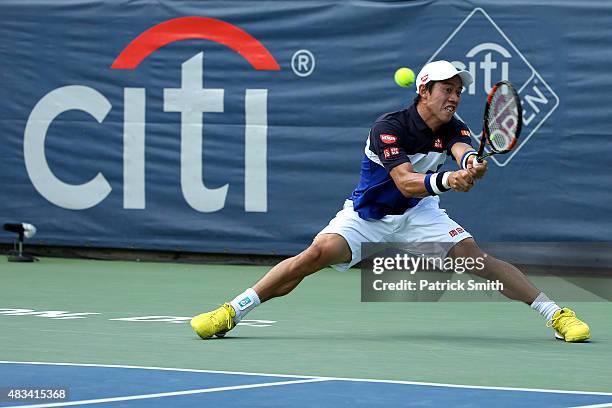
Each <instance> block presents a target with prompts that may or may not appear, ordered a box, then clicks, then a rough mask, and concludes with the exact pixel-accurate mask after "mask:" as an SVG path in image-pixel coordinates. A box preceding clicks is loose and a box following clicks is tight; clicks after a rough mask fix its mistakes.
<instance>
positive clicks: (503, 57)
mask: <svg viewBox="0 0 612 408" xmlns="http://www.w3.org/2000/svg"><path fill="white" fill-rule="evenodd" d="M465 58H466V61H467V66H466V64H464V63H463V62H462V61H454V65H455V66H456V67H457V68H459V69H465V70H467V71H469V72H470V74H472V77H473V78H474V82H472V83H471V84H470V86H468V88H467V92H468V94H470V95H475V94H476V84H479V85H480V86H482V88H481V90H482V91H483V92H486V93H488V92H489V90H490V89H491V88H493V85H495V84H496V83H497V82H499V81H508V80H509V76H508V71H509V68H510V62H509V61H510V59H511V58H512V55H511V54H510V52H509V51H508V50H507V49H505V48H504V47H503V46H501V45H499V44H495V43H490V42H487V43H481V44H478V45H476V46H475V47H473V48H472V49H471V50H469V51H468V52H467V53H466V54H465Z"/></svg>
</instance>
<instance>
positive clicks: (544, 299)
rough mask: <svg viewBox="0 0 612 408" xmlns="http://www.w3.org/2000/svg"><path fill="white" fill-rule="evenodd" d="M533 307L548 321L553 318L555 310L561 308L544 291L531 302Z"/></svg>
mask: <svg viewBox="0 0 612 408" xmlns="http://www.w3.org/2000/svg"><path fill="white" fill-rule="evenodd" d="M531 308H532V309H533V310H536V311H537V312H538V313H540V314H541V315H542V316H544V318H545V319H546V320H547V321H548V320H550V319H552V317H553V315H554V314H555V312H556V311H557V310H559V309H561V308H560V307H559V306H557V304H556V303H555V302H553V301H552V300H550V299H549V298H548V296H546V295H545V294H544V292H540V294H539V295H538V297H537V298H535V300H534V301H533V303H532V304H531Z"/></svg>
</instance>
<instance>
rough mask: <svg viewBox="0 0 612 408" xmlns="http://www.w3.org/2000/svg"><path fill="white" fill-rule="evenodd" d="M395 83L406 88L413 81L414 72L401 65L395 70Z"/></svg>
mask: <svg viewBox="0 0 612 408" xmlns="http://www.w3.org/2000/svg"><path fill="white" fill-rule="evenodd" d="M395 83H396V84H398V85H399V86H401V87H403V88H408V87H410V86H411V85H412V84H413V83H414V72H413V71H412V70H411V69H410V68H406V67H402V68H399V69H398V70H397V71H395Z"/></svg>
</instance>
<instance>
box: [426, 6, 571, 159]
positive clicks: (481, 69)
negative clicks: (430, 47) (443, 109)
mask: <svg viewBox="0 0 612 408" xmlns="http://www.w3.org/2000/svg"><path fill="white" fill-rule="evenodd" d="M483 38H486V39H487V41H486V42H482V39H483ZM435 59H446V60H449V61H451V62H452V63H453V65H455V66H456V67H457V68H459V69H465V70H467V71H469V72H470V73H471V74H472V76H473V77H474V82H473V83H472V84H470V85H469V86H468V87H467V89H466V91H465V93H466V94H467V95H469V96H475V97H473V98H466V99H465V100H463V101H462V104H461V108H460V113H459V114H456V116H457V117H459V118H460V119H461V120H462V121H464V122H465V123H466V124H468V126H469V127H470V128H471V129H481V127H482V108H483V105H484V101H485V98H486V95H487V93H488V92H489V91H490V90H491V88H492V87H493V85H494V84H495V83H496V82H498V81H502V80H504V81H510V82H512V83H513V84H514V85H515V87H516V88H517V90H518V93H519V96H520V98H521V102H522V106H523V131H522V134H521V138H520V139H519V142H518V143H519V144H518V146H516V147H515V148H514V150H512V152H510V153H509V154H507V155H498V156H491V158H490V160H491V161H492V162H494V163H495V164H497V165H498V166H505V165H506V164H508V163H509V162H510V161H511V160H512V159H513V158H514V157H515V155H516V154H517V153H518V151H519V150H520V149H521V148H522V147H523V146H524V145H525V144H526V143H527V142H528V141H529V139H530V138H531V137H533V136H535V135H536V134H537V131H538V129H540V127H541V126H542V125H543V124H544V123H545V122H546V120H547V119H548V118H549V116H550V115H551V114H552V113H553V111H554V110H555V109H556V108H557V106H558V105H559V97H558V96H557V94H556V93H555V92H554V91H553V89H552V88H551V87H550V86H549V85H548V84H547V83H546V81H545V80H544V78H543V77H542V75H540V73H539V72H538V71H537V70H536V69H535V68H534V67H533V65H531V63H530V62H529V61H527V59H526V58H525V56H524V55H523V54H522V53H521V51H520V50H519V48H517V47H516V46H515V44H514V43H513V42H512V41H511V40H510V37H509V36H508V35H507V34H506V33H505V32H504V31H502V29H501V28H500V27H499V26H498V25H497V23H495V21H494V20H493V19H492V18H491V16H489V15H488V14H487V13H486V12H485V11H484V10H483V9H482V8H475V9H474V10H472V11H471V12H470V14H469V15H468V16H467V17H466V18H465V19H464V20H463V21H462V22H461V23H460V24H459V25H458V26H457V28H455V30H454V31H453V32H452V33H451V34H450V35H449V36H448V37H447V38H446V40H445V41H444V42H443V43H442V45H441V46H440V47H439V48H438V49H437V50H436V51H435V52H434V53H433V55H432V56H431V57H430V58H429V61H432V60H435ZM471 136H472V138H473V139H474V142H475V143H476V145H478V143H479V142H480V136H481V133H480V132H479V133H477V134H472V135H471ZM486 151H488V147H487V148H486Z"/></svg>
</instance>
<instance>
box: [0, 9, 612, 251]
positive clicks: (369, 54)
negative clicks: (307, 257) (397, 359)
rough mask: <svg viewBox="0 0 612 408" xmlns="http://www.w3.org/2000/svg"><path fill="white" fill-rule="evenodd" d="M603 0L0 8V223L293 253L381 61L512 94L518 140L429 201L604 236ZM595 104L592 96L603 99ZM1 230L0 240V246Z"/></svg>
mask: <svg viewBox="0 0 612 408" xmlns="http://www.w3.org/2000/svg"><path fill="white" fill-rule="evenodd" d="M611 21H612V3H610V2H599V1H588V0H587V1H581V2H575V1H571V2H568V1H564V0H563V1H560V0H557V1H536V2H531V3H529V5H526V3H524V2H518V1H515V0H509V1H507V2H504V3H503V4H502V3H499V2H478V1H476V2H464V1H406V2H403V1H351V2H344V1H305V2H294V1H274V2H260V1H206V2H176V1H170V0H167V1H150V0H140V1H114V2H102V1H90V0H87V1H85V0H82V1H72V0H71V1H68V0H50V1H28V2H24V1H21V0H4V1H2V2H1V3H0V79H1V82H0V125H1V133H0V134H1V138H2V139H1V140H2V143H1V144H0V180H1V183H2V189H1V190H0V191H1V193H0V194H1V199H0V222H29V223H32V224H34V225H36V226H37V228H38V230H39V233H38V234H37V235H36V236H35V237H34V238H33V239H32V240H31V242H33V243H38V244H47V245H77V246H92V247H112V248H139V249H159V250H181V251H196V252H211V253H212V252H229V253H251V254H294V253H296V252H298V251H300V250H301V249H303V248H304V247H305V246H306V245H307V244H308V243H309V242H310V240H311V239H312V238H313V236H314V235H315V234H316V233H317V232H318V231H319V230H321V229H322V228H323V227H324V226H325V225H326V224H327V222H328V221H329V220H330V219H331V218H332V217H333V216H334V214H335V213H336V212H337V211H338V210H339V209H340V207H341V206H342V204H343V201H344V200H345V198H346V197H347V196H348V195H350V193H351V191H352V189H353V188H354V187H355V185H356V184H357V181H358V178H359V167H360V161H361V157H362V155H363V149H364V143H365V140H366V137H367V134H368V129H369V127H370V126H371V124H372V122H373V121H374V120H375V119H376V118H377V117H378V116H379V115H380V114H382V113H384V112H388V111H394V110H398V109H401V108H403V107H405V106H407V105H408V104H410V103H412V99H413V97H414V96H415V89H414V87H412V88H400V87H398V86H397V85H396V84H395V83H394V81H393V74H394V72H395V70H396V69H397V68H398V67H400V66H408V67H411V68H412V69H413V70H415V71H418V70H419V69H420V68H421V67H422V66H423V65H424V64H425V63H426V62H428V61H430V60H433V59H447V60H449V61H452V62H453V63H455V65H457V66H459V67H463V68H464V69H467V70H469V71H470V72H471V73H472V74H473V76H474V78H475V82H474V83H473V84H472V85H471V86H470V87H468V88H467V89H466V90H465V92H464V94H463V97H462V104H461V106H460V108H459V110H458V116H459V117H460V118H461V119H463V120H464V121H465V122H466V123H467V124H468V125H469V126H470V128H471V130H472V134H473V137H474V140H478V138H479V136H480V132H481V126H482V124H481V121H482V111H483V108H484V102H485V95H486V93H487V91H488V90H489V89H490V88H491V86H492V84H494V83H495V82H497V81H498V80H502V79H509V80H510V81H512V82H513V83H514V84H515V85H516V86H517V88H518V89H519V92H520V95H521V99H522V102H523V107H524V112H523V113H524V121H525V123H524V129H523V133H522V136H521V140H520V142H519V146H518V148H516V149H515V150H514V151H513V152H512V153H510V154H508V155H504V156H495V157H493V158H491V160H490V170H489V173H488V175H487V177H486V178H485V179H483V180H482V181H480V182H479V183H478V184H477V186H476V187H475V188H474V189H473V190H472V191H471V192H470V193H468V194H460V193H448V194H446V195H445V196H443V197H442V206H443V207H445V208H446V209H447V210H448V213H449V214H450V216H451V217H452V218H454V219H455V220H457V221H458V222H459V223H460V224H462V225H463V226H464V227H465V228H466V229H467V230H469V231H470V232H471V233H472V234H473V235H474V236H475V237H476V239H477V240H481V241H495V242H500V241H513V242H527V241H529V242H559V241H612V239H611V232H610V231H612V218H611V217H610V215H609V214H610V210H609V208H610V204H609V198H610V193H609V192H610V191H611V190H612V178H611V177H610V176H609V174H608V173H609V169H610V164H609V163H610V159H609V158H608V154H609V153H610V152H611V151H612V134H611V132H612V131H611V129H612V119H611V117H612V115H610V113H609V110H610V106H612V77H611V76H610V74H609V67H610V61H612V48H611V47H610V46H609V39H610V38H612V24H610V22H611ZM608 102H610V103H608ZM11 240H12V237H11V236H10V235H8V234H6V233H2V234H0V241H1V242H6V243H8V242H11Z"/></svg>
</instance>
